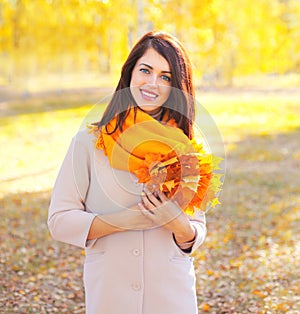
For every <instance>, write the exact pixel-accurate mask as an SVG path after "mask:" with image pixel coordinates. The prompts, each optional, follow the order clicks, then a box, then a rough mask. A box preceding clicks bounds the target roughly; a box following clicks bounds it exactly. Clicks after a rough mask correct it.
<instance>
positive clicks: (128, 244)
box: [48, 32, 206, 314]
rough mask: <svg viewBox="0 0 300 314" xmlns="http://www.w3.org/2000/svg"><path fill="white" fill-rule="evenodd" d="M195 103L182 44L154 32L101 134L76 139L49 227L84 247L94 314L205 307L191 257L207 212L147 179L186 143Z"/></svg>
mask: <svg viewBox="0 0 300 314" xmlns="http://www.w3.org/2000/svg"><path fill="white" fill-rule="evenodd" d="M186 95H191V96H190V97H187V96H186ZM194 109H195V108H194V88H193V83H192V75H191V65H190V61H189V59H188V57H187V54H186V52H185V50H184V48H183V46H182V45H181V44H180V43H179V42H178V40H177V39H176V38H174V37H172V36H170V35H168V34H166V33H161V32H160V33H153V32H150V33H148V34H146V35H144V36H143V37H142V38H141V39H140V40H139V41H138V43H137V44H136V45H135V46H134V47H133V49H132V51H131V52H130V54H129V56H128V58H127V60H126V62H125V64H124V65H123V68H122V73H121V78H120V81H119V84H118V86H117V88H116V92H115V94H114V95H113V97H112V99H111V101H110V103H109V104H108V106H107V109H106V111H105V112H104V115H103V117H102V119H101V121H100V122H99V123H97V124H96V126H95V127H96V129H97V132H90V130H87V129H86V130H81V131H79V132H78V134H77V135H76V136H75V137H74V138H73V141H72V144H71V146H70V148H69V151H68V153H67V155H66V157H65V160H64V162H63V165H62V167H61V170H60V173H59V175H58V178H57V181H56V183H55V187H54V190H53V195H52V199H51V204H50V209H49V218H48V226H49V229H50V232H51V234H52V236H53V238H54V239H56V240H58V241H63V242H66V243H69V244H73V245H76V246H79V247H82V248H85V252H86V259H85V263H84V287H85V295H86V312H87V313H91V314H96V313H101V314H119V313H128V314H138V313H139V314H154V313H155V314H166V313H172V314H187V313H188V314H196V313H198V310H197V299H196V291H195V273H194V268H193V263H192V259H191V258H190V257H189V254H190V253H192V252H193V251H194V250H196V249H197V248H198V247H199V245H200V244H201V243H202V242H203V240H204V238H205V234H206V227H205V217H204V214H199V213H200V212H198V214H196V215H195V216H194V217H193V218H191V217H190V216H188V215H187V214H185V212H184V211H183V209H184V205H181V206H179V202H177V201H175V199H172V197H171V198H170V197H167V196H166V195H165V194H164V193H163V192H161V191H160V190H159V189H158V190H156V189H155V184H154V185H153V186H152V187H151V188H150V187H149V186H147V184H142V183H140V182H146V181H147V180H144V181H143V180H142V179H141V178H142V175H141V169H142V165H143V164H144V163H145V160H147V158H148V157H149V156H157V155H158V154H161V153H162V152H165V151H168V149H169V151H174V150H176V147H177V146H178V145H177V144H178V143H179V142H180V145H179V146H180V147H187V146H188V142H189V140H190V139H192V138H193V132H192V128H193V119H194ZM174 126H175V127H174ZM170 128H172V129H171V132H169V129H170ZM95 134H96V137H95ZM145 134H148V135H147V136H145ZM149 134H150V135H149ZM95 141H96V145H95ZM173 142H174V143H175V144H173ZM126 145H129V146H126ZM128 147H130V148H128ZM147 149H148V151H147V153H145V151H144V150H147ZM139 154H140V155H139ZM143 154H144V155H143ZM138 178H139V179H138ZM187 203H188V201H187Z"/></svg>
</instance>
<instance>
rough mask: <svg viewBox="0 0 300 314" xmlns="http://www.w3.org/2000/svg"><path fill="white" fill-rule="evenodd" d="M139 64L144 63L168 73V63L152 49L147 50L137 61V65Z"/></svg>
mask: <svg viewBox="0 0 300 314" xmlns="http://www.w3.org/2000/svg"><path fill="white" fill-rule="evenodd" d="M140 63H145V64H147V65H150V66H151V67H153V68H156V69H160V70H162V71H170V65H169V63H168V61H167V60H166V59H165V58H164V57H163V56H162V55H160V54H159V53H158V52H157V51H156V50H155V49H153V48H149V49H147V50H146V51H145V53H144V54H143V56H142V57H141V58H140V59H138V61H137V65H140Z"/></svg>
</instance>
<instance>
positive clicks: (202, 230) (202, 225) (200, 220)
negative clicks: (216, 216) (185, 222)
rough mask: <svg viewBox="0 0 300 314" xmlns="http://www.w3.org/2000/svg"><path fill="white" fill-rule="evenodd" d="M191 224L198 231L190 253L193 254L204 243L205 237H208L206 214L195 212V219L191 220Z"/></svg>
mask: <svg viewBox="0 0 300 314" xmlns="http://www.w3.org/2000/svg"><path fill="white" fill-rule="evenodd" d="M191 223H192V225H193V226H194V227H195V229H196V230H197V235H196V238H195V241H194V244H193V246H192V248H191V252H190V253H193V252H194V251H195V250H197V248H198V247H199V246H200V245H201V244H202V243H203V242H204V240H205V237H206V232H207V231H206V219H205V213H204V212H202V211H197V212H195V216H194V219H192V220H191Z"/></svg>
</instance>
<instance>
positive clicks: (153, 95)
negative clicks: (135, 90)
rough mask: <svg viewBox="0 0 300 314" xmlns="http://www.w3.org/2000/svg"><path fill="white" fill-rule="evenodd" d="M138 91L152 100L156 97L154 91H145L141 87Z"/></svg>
mask: <svg viewBox="0 0 300 314" xmlns="http://www.w3.org/2000/svg"><path fill="white" fill-rule="evenodd" d="M140 91H141V93H142V95H143V96H146V97H147V98H151V99H153V100H154V99H156V98H157V97H158V95H157V94H154V93H151V92H148V91H145V90H143V89H141V90H140Z"/></svg>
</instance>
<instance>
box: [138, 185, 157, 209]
mask: <svg viewBox="0 0 300 314" xmlns="http://www.w3.org/2000/svg"><path fill="white" fill-rule="evenodd" d="M143 196H145V197H146V198H147V199H148V201H149V202H150V203H151V204H152V205H153V206H154V207H157V206H159V205H160V204H161V202H160V201H159V200H158V199H157V197H156V196H155V195H154V194H153V193H151V192H150V191H149V190H147V189H145V190H144V193H143V192H142V197H143ZM143 200H144V199H143Z"/></svg>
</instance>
